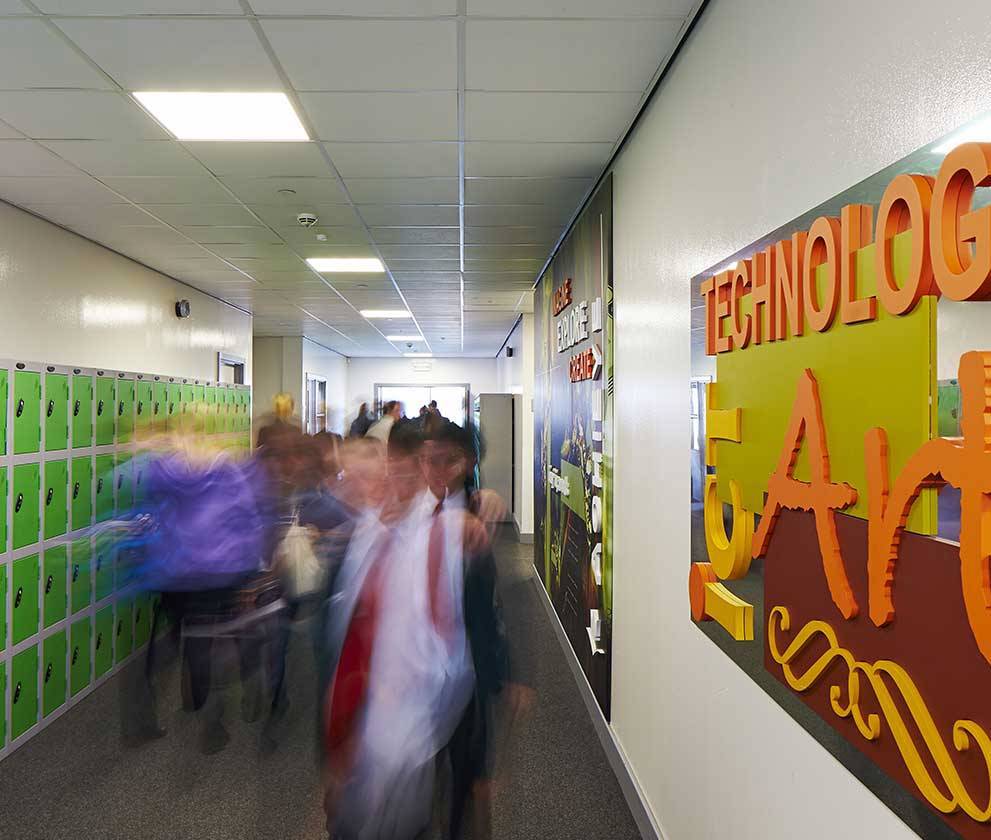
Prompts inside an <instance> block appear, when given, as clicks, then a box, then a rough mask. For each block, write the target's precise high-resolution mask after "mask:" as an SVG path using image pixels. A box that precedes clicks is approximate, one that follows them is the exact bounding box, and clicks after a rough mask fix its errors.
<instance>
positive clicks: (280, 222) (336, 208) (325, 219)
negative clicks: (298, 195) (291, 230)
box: [249, 201, 361, 228]
mask: <svg viewBox="0 0 991 840" xmlns="http://www.w3.org/2000/svg"><path fill="white" fill-rule="evenodd" d="M249 206H250V207H251V209H252V210H253V211H254V212H255V213H257V214H258V216H259V218H261V220H262V221H263V222H265V224H267V225H271V226H272V227H274V228H282V227H292V226H293V225H295V224H296V216H297V215H298V214H299V213H301V212H303V211H306V212H308V213H313V214H314V215H316V217H317V218H318V219H319V220H320V225H325V226H334V225H343V226H346V227H360V226H361V220H360V219H359V218H358V216H357V215H356V214H355V212H354V210H352V209H351V208H350V207H348V206H347V205H344V204H317V203H311V202H306V201H301V202H299V203H298V204H296V205H295V206H291V205H287V204H250V205H249Z"/></svg>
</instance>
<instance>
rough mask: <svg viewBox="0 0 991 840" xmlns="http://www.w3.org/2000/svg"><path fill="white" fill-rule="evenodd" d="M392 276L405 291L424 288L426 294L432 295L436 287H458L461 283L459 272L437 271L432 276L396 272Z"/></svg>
mask: <svg viewBox="0 0 991 840" xmlns="http://www.w3.org/2000/svg"><path fill="white" fill-rule="evenodd" d="M392 276H393V277H395V278H396V282H397V283H398V284H399V285H400V286H401V287H402V288H403V290H404V291H405V290H406V289H407V288H411V289H412V288H415V287H417V286H420V287H422V289H423V291H424V292H425V293H426V294H430V293H431V289H433V288H434V287H435V286H449V285H452V284H453V285H454V286H458V285H459V284H460V283H461V274H460V272H457V271H448V272H443V271H435V272H432V273H430V274H415V273H414V274H406V273H405V272H402V271H394V272H393V273H392Z"/></svg>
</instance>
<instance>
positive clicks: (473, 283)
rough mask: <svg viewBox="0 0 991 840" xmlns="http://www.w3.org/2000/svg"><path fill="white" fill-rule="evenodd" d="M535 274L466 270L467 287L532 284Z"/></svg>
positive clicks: (527, 272)
mask: <svg viewBox="0 0 991 840" xmlns="http://www.w3.org/2000/svg"><path fill="white" fill-rule="evenodd" d="M533 279H534V278H533V274H532V273H531V272H529V271H520V272H516V273H508V272H501V273H495V272H478V271H470V272H469V271H466V272H465V288H466V289H469V288H489V287H492V286H513V287H514V288H516V287H519V286H527V285H529V286H532V285H533Z"/></svg>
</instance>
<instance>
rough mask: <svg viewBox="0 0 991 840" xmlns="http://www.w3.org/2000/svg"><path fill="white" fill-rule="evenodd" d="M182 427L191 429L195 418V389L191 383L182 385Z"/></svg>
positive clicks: (193, 426)
mask: <svg viewBox="0 0 991 840" xmlns="http://www.w3.org/2000/svg"><path fill="white" fill-rule="evenodd" d="M181 405H182V428H183V429H185V430H187V431H190V432H191V431H193V429H194V428H195V420H196V390H195V386H193V385H192V384H191V383H188V382H187V383H185V384H184V385H183V386H182V398H181Z"/></svg>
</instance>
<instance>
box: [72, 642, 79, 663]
mask: <svg viewBox="0 0 991 840" xmlns="http://www.w3.org/2000/svg"><path fill="white" fill-rule="evenodd" d="M77 659H79V646H78V645H77V646H76V647H74V648H73V649H72V664H73V665H75V664H76V660H77Z"/></svg>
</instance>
